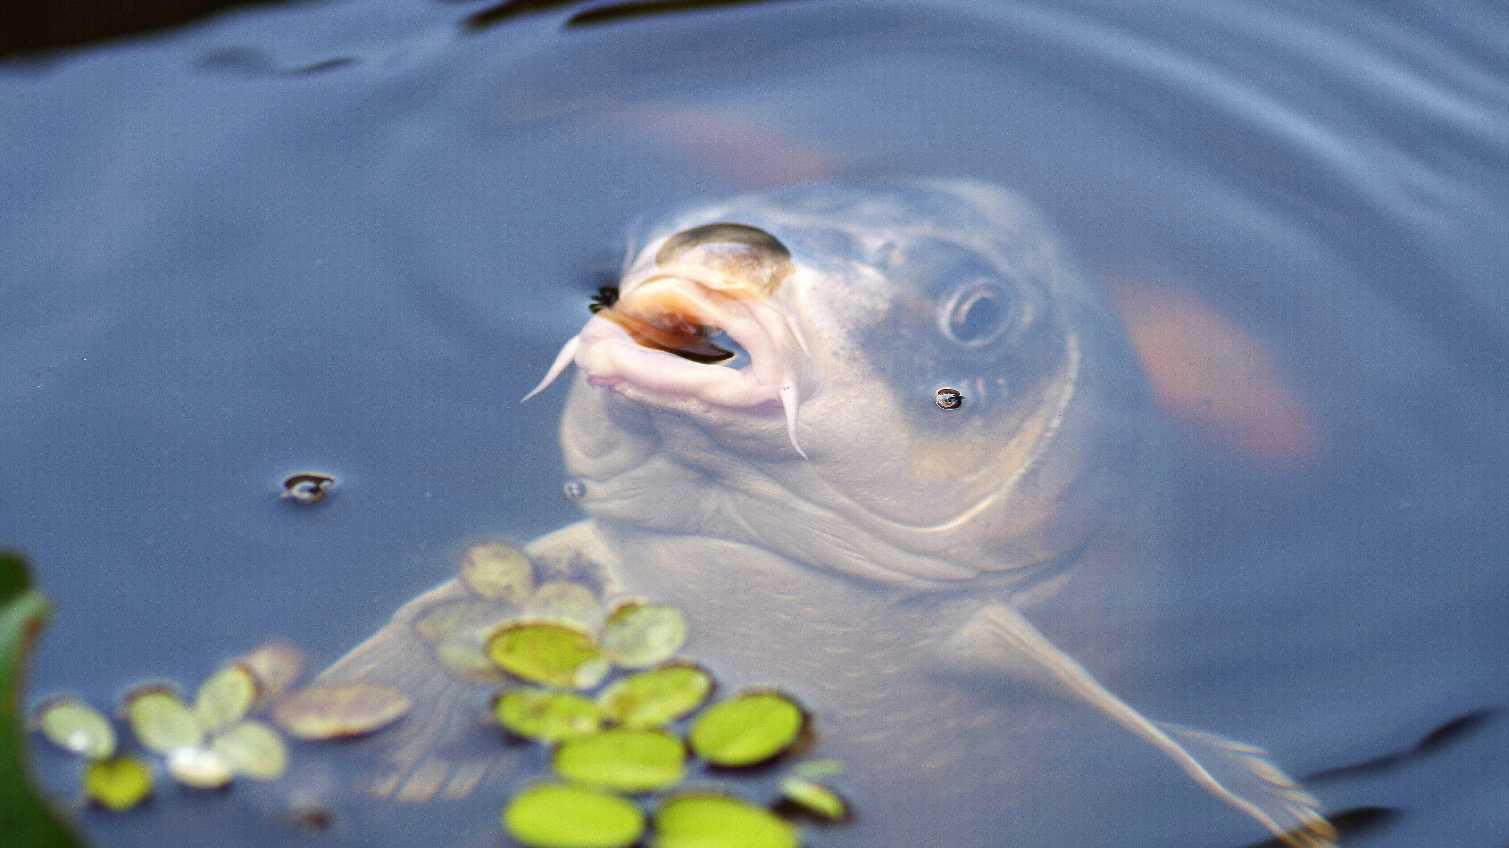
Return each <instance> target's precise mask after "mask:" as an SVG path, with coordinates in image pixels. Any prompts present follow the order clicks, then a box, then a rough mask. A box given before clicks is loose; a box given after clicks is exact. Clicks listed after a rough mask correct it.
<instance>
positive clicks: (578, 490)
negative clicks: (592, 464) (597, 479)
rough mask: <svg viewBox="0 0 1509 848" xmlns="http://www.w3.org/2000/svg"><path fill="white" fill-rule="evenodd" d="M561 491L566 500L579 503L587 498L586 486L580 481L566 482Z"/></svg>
mask: <svg viewBox="0 0 1509 848" xmlns="http://www.w3.org/2000/svg"><path fill="white" fill-rule="evenodd" d="M561 491H563V492H565V493H566V500H569V501H579V500H581V499H582V498H585V497H586V496H587V484H586V483H583V482H582V481H580V480H567V481H566V485H564V486H562V487H561Z"/></svg>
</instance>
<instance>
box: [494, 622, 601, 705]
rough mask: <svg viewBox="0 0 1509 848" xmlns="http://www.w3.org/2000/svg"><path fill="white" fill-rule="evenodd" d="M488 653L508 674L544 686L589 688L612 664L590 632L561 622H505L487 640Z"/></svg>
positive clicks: (597, 682)
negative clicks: (598, 647) (599, 648)
mask: <svg viewBox="0 0 1509 848" xmlns="http://www.w3.org/2000/svg"><path fill="white" fill-rule="evenodd" d="M487 655H488V656H489V657H491V658H492V661H493V662H495V663H497V664H498V666H499V667H500V668H502V669H503V670H504V671H507V672H508V673H509V674H512V675H514V676H516V677H520V678H523V679H524V680H528V681H530V682H533V683H543V684H545V685H546V686H560V687H568V688H575V689H591V688H592V687H593V686H596V685H597V684H599V683H601V682H602V680H603V678H604V677H606V676H607V674H608V671H609V670H610V669H611V668H612V666H611V665H610V664H609V663H608V660H607V659H606V658H605V657H603V655H602V653H601V652H600V651H599V650H598V649H597V643H596V642H594V641H593V640H592V636H591V635H589V634H588V633H587V632H586V631H584V630H581V629H579V628H577V627H574V626H572V625H569V624H565V623H560V622H542V621H521V622H514V623H512V624H506V625H504V626H503V627H501V628H499V629H498V631H497V632H496V633H494V634H493V635H492V637H491V638H490V639H488V640H487Z"/></svg>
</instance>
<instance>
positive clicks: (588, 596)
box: [525, 580, 603, 630]
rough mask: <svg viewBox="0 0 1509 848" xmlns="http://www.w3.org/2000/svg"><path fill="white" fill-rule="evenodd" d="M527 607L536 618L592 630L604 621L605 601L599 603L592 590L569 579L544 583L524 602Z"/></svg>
mask: <svg viewBox="0 0 1509 848" xmlns="http://www.w3.org/2000/svg"><path fill="white" fill-rule="evenodd" d="M525 609H527V610H528V611H529V614H530V616H531V617H533V618H540V619H546V620H550V621H565V622H570V623H572V624H576V625H579V626H581V627H584V628H587V629H589V630H590V629H594V628H596V627H597V626H598V624H600V623H602V620H603V607H602V604H599V603H598V602H597V596H596V595H594V594H592V590H591V589H588V588H587V587H586V586H583V585H581V584H580V583H573V582H571V581H569V580H552V581H550V582H549V583H541V584H540V588H538V589H536V590H535V592H534V594H533V595H531V596H530V598H529V601H528V603H526V604H525Z"/></svg>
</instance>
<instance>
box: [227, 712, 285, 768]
mask: <svg viewBox="0 0 1509 848" xmlns="http://www.w3.org/2000/svg"><path fill="white" fill-rule="evenodd" d="M210 750H211V751H214V752H215V754H217V755H218V756H219V757H220V758H221V759H222V760H224V761H225V762H226V764H227V765H229V766H230V768H231V770H232V771H234V772H235V773H236V774H240V775H245V776H246V777H250V778H252V779H254V780H274V779H276V778H278V777H281V776H282V775H283V772H284V771H286V770H287V769H288V746H287V745H284V744H283V737H281V736H279V735H278V732H277V731H276V730H273V729H272V728H271V727H268V726H267V725H265V724H263V723H262V722H260V721H243V722H241V723H239V724H235V725H232V726H231V727H229V728H227V729H226V730H225V731H224V732H222V733H220V734H217V735H216V736H215V738H214V739H213V740H212V741H211V742H210Z"/></svg>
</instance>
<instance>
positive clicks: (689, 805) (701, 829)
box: [651, 793, 797, 848]
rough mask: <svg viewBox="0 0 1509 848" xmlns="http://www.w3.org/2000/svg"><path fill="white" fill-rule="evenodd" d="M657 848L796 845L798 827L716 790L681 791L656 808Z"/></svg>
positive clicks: (781, 847) (778, 847)
mask: <svg viewBox="0 0 1509 848" xmlns="http://www.w3.org/2000/svg"><path fill="white" fill-rule="evenodd" d="M651 844H652V846H653V848H796V845H797V836H796V828H795V827H793V826H792V825H791V824H790V823H789V822H787V821H785V820H783V819H781V818H780V817H778V816H776V815H775V814H773V813H771V812H770V811H769V810H766V809H764V808H762V807H756V806H755V805H753V804H750V803H748V802H746V801H741V800H739V799H738V798H731V797H729V796H727V795H718V794H715V793H688V794H685V795H678V796H676V797H674V798H671V799H669V800H667V801H666V802H665V803H664V804H661V805H660V809H659V810H656V811H655V841H654V842H653V843H651Z"/></svg>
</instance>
